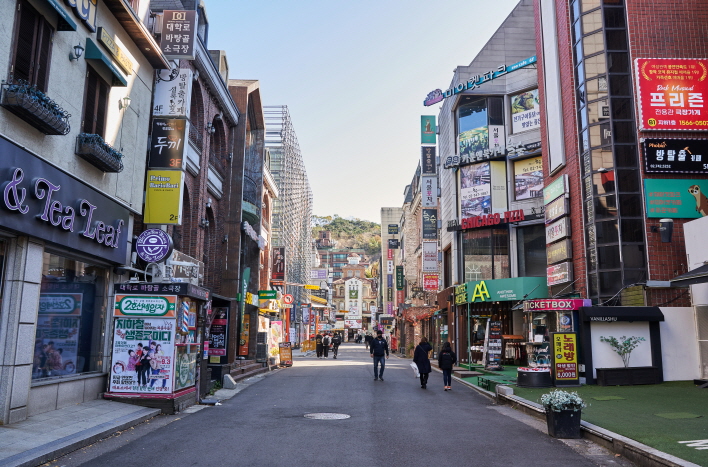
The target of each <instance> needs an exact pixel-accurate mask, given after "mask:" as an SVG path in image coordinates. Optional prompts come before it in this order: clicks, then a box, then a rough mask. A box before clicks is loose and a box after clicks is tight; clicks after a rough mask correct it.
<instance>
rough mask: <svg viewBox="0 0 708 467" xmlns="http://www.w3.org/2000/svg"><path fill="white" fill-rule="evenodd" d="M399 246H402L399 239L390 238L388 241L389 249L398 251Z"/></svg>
mask: <svg viewBox="0 0 708 467" xmlns="http://www.w3.org/2000/svg"><path fill="white" fill-rule="evenodd" d="M399 245H400V243H399V240H398V239H397V238H389V239H388V247H389V248H390V249H391V250H397V249H398V247H399ZM389 251H390V250H389Z"/></svg>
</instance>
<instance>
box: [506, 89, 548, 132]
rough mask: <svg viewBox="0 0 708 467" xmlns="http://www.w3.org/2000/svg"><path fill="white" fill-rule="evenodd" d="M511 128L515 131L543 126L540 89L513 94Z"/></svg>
mask: <svg viewBox="0 0 708 467" xmlns="http://www.w3.org/2000/svg"><path fill="white" fill-rule="evenodd" d="M511 128H512V131H513V132H514V133H521V132H522V131H528V130H534V129H536V128H541V104H540V103H539V101H538V89H533V90H531V91H526V92H522V93H521V94H515V95H512V96H511Z"/></svg>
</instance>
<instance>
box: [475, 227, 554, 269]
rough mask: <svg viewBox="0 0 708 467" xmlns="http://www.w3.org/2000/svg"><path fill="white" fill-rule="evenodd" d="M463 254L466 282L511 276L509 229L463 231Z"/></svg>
mask: <svg viewBox="0 0 708 467" xmlns="http://www.w3.org/2000/svg"><path fill="white" fill-rule="evenodd" d="M544 246H545V245H544ZM462 254H463V267H464V279H463V280H464V282H470V281H479V280H490V279H506V278H509V277H510V271H509V231H508V230H507V229H478V230H468V231H464V232H462Z"/></svg>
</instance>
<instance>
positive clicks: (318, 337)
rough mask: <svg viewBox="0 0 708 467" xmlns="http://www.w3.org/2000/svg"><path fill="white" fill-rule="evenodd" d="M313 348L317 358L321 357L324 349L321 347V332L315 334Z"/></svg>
mask: <svg viewBox="0 0 708 467" xmlns="http://www.w3.org/2000/svg"><path fill="white" fill-rule="evenodd" d="M315 350H316V351H317V358H322V353H323V352H324V349H323V348H322V334H320V333H319V332H318V333H317V335H316V336H315Z"/></svg>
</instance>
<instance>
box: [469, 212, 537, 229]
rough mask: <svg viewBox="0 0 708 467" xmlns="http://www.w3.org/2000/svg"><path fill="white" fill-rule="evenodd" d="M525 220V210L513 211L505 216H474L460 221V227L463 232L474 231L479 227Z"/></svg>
mask: <svg viewBox="0 0 708 467" xmlns="http://www.w3.org/2000/svg"><path fill="white" fill-rule="evenodd" d="M524 219H525V218H524V210H523V209H515V210H513V211H506V212H505V213H504V214H503V215H502V214H499V213H496V214H483V215H481V216H474V217H466V218H464V219H462V221H460V227H461V228H462V229H463V230H466V229H474V228H477V227H487V226H490V225H497V224H501V223H502V222H504V223H507V222H519V221H523V220H524Z"/></svg>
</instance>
